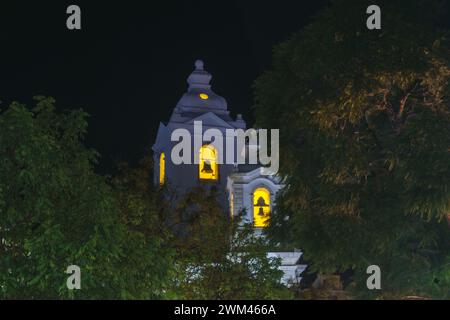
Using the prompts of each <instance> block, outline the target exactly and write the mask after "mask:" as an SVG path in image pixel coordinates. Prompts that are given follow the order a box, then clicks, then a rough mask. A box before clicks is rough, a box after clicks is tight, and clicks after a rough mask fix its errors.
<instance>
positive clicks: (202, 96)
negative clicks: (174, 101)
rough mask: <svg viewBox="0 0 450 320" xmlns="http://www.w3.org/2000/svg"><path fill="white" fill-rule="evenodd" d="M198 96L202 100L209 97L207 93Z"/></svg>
mask: <svg viewBox="0 0 450 320" xmlns="http://www.w3.org/2000/svg"><path fill="white" fill-rule="evenodd" d="M198 96H199V97H200V99H202V100H208V99H209V96H208V95H207V94H206V93H200V94H199V95H198Z"/></svg>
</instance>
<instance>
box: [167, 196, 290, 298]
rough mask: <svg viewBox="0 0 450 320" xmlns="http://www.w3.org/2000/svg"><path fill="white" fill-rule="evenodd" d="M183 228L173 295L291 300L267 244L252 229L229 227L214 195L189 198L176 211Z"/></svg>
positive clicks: (176, 243)
mask: <svg viewBox="0 0 450 320" xmlns="http://www.w3.org/2000/svg"><path fill="white" fill-rule="evenodd" d="M171 220H172V221H173V222H174V223H175V224H177V225H182V226H183V227H182V228H181V229H180V230H183V231H184V233H181V232H180V234H177V236H176V237H175V238H174V240H173V241H174V242H173V246H174V247H175V248H176V251H177V253H178V255H177V259H176V260H177V269H178V275H177V277H176V279H175V281H174V283H173V289H172V293H173V296H174V297H175V298H179V299H214V300H216V299H287V298H290V297H291V292H290V291H289V290H288V289H287V288H286V287H285V286H283V285H281V284H280V279H281V276H282V272H281V271H280V270H279V269H278V267H279V263H280V262H279V261H278V260H276V259H269V258H268V257H267V252H268V251H269V246H268V243H267V241H266V240H265V239H264V238H262V237H258V236H256V235H255V233H254V229H253V227H252V226H251V225H246V224H242V223H240V220H239V219H237V218H236V219H235V220H234V221H230V219H227V216H226V215H225V214H224V213H223V211H222V210H221V209H220V206H219V203H218V201H217V197H216V194H215V192H214V191H207V190H204V189H198V190H192V191H191V192H189V193H187V194H186V195H185V196H184V197H183V198H182V200H181V201H180V202H179V204H178V206H177V207H176V208H175V209H174V212H173V218H172V219H171Z"/></svg>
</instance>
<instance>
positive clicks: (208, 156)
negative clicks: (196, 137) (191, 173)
mask: <svg viewBox="0 0 450 320" xmlns="http://www.w3.org/2000/svg"><path fill="white" fill-rule="evenodd" d="M199 153H200V154H199V165H198V175H199V178H200V179H201V180H218V179H219V165H218V164H217V150H216V148H214V147H213V146H212V145H204V146H203V147H201V148H200V152H199Z"/></svg>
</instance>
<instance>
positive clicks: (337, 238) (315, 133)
mask: <svg viewBox="0 0 450 320" xmlns="http://www.w3.org/2000/svg"><path fill="white" fill-rule="evenodd" d="M370 4H372V3H369V2H366V1H359V0H358V1H357V0H346V1H340V0H338V1H334V2H333V3H332V5H331V6H330V7H329V8H327V9H326V10H325V11H323V12H322V13H321V14H319V15H318V16H317V17H316V19H315V20H314V21H313V22H312V23H311V24H310V25H309V26H308V27H306V28H305V29H304V30H303V31H301V32H299V33H298V34H295V35H294V36H292V37H291V38H290V39H289V40H288V41H286V42H284V43H282V44H280V45H278V46H277V47H276V48H275V50H274V61H273V66H272V68H271V69H270V70H269V71H267V72H266V73H265V74H264V75H262V76H261V77H260V78H259V79H258V80H257V81H256V83H255V92H256V103H255V112H256V116H257V124H258V126H259V127H264V128H280V129H281V130H280V145H281V151H280V153H281V154H280V158H281V159H280V171H281V173H282V175H283V176H285V177H286V179H287V180H286V185H287V186H288V187H287V188H286V189H285V190H284V191H283V192H282V194H281V195H280V197H279V199H278V202H277V203H278V207H277V212H276V214H275V215H274V217H273V219H272V222H271V228H270V230H269V232H270V234H271V236H272V237H273V239H275V240H276V241H281V242H282V243H291V244H293V245H295V246H298V247H302V248H303V249H304V250H305V257H306V259H307V260H308V261H309V263H310V265H311V267H310V270H311V271H318V272H322V273H333V272H335V271H344V270H347V269H353V270H354V272H355V278H354V280H355V284H356V287H357V292H358V295H359V296H360V297H368V296H373V297H381V298H382V297H386V298H388V297H400V296H402V295H408V294H416V295H419V294H422V295H425V296H431V297H441V298H442V297H445V298H448V297H449V292H450V290H449V287H450V281H449V280H450V265H449V258H450V230H449V227H448V224H447V222H446V216H447V215H448V214H449V213H450V100H449V92H450V83H449V78H450V51H449V39H448V33H446V32H443V31H442V30H440V29H439V26H440V24H439V23H440V21H439V17H440V12H442V10H441V7H440V3H439V2H438V1H415V2H414V4H413V3H411V2H410V1H403V0H397V1H378V2H377V4H378V5H379V6H380V7H381V10H382V28H381V30H368V29H367V28H366V19H367V17H368V15H366V14H365V12H366V8H367V7H368V5H370ZM373 264H375V265H379V266H380V267H381V271H382V279H383V280H382V290H381V291H371V292H369V290H367V287H366V279H367V277H368V275H367V274H366V268H367V267H368V266H370V265H373Z"/></svg>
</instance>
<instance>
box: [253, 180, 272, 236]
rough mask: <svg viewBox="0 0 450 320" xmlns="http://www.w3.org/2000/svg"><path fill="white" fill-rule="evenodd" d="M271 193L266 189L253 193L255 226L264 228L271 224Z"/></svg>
mask: <svg viewBox="0 0 450 320" xmlns="http://www.w3.org/2000/svg"><path fill="white" fill-rule="evenodd" d="M269 217H270V192H269V190H267V189H266V188H258V189H256V190H255V192H253V225H254V226H255V227H256V228H264V227H267V225H268V224H269Z"/></svg>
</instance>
